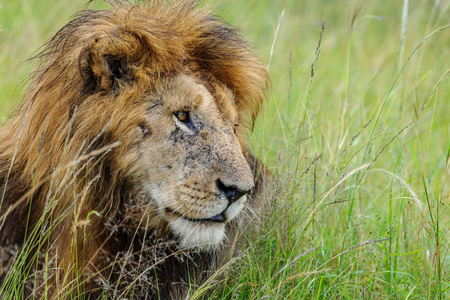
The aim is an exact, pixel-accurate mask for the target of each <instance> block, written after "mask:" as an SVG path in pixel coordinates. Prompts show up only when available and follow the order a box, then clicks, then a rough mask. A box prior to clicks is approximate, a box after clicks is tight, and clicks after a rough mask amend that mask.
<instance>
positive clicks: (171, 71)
mask: <svg viewBox="0 0 450 300" xmlns="http://www.w3.org/2000/svg"><path fill="white" fill-rule="evenodd" d="M110 2H111V5H112V9H110V10H101V11H84V12H81V13H80V14H78V15H77V16H76V18H75V19H74V20H72V21H71V22H70V23H69V24H68V25H66V26H65V27H63V28H62V29H61V30H60V31H59V32H58V33H57V34H56V35H55V36H54V37H53V38H52V39H51V40H50V41H49V42H48V43H47V45H46V48H45V50H44V51H43V52H42V53H41V54H40V55H39V56H38V58H39V59H40V64H39V67H38V69H37V70H36V71H35V73H34V74H33V76H32V79H31V84H30V87H29V89H28V91H27V92H26V94H25V96H24V99H23V101H22V103H21V106H20V108H19V109H18V111H17V112H16V114H15V115H14V116H13V118H12V119H11V120H10V122H9V123H8V124H7V125H6V126H5V127H4V128H3V129H2V130H1V131H0V192H1V193H2V194H3V196H2V206H1V212H2V216H1V217H2V220H5V218H10V221H6V222H4V225H3V227H2V228H1V229H0V230H1V234H0V236H1V237H0V240H1V243H3V244H5V243H20V241H21V239H22V238H23V236H24V231H25V227H26V226H25V224H24V222H22V221H17V220H22V218H26V215H27V213H28V208H29V207H31V210H30V221H29V224H28V225H27V226H28V227H27V228H28V230H32V229H33V227H36V226H41V227H40V228H41V230H43V229H42V228H45V229H46V230H50V229H51V230H53V232H51V233H49V235H47V236H48V237H49V239H50V240H51V241H52V243H53V242H54V243H53V244H52V245H56V247H58V253H59V255H60V256H61V257H63V259H64V257H67V259H69V258H68V257H72V256H73V255H71V254H70V253H71V252H73V245H71V243H68V242H67V241H68V238H69V237H73V236H76V240H77V241H78V243H79V244H80V245H81V244H82V245H83V246H80V247H78V248H77V249H83V251H84V253H85V255H87V256H88V257H93V256H95V255H96V253H97V252H98V249H99V248H101V247H107V245H108V243H106V242H105V239H108V238H109V237H110V235H109V233H105V226H104V224H105V223H107V222H109V221H110V220H111V219H114V218H115V217H117V216H121V217H123V218H124V219H127V220H131V221H130V222H129V223H130V224H131V227H132V229H133V228H134V229H137V228H145V229H146V230H148V231H152V232H153V233H155V232H156V233H157V234H160V235H173V236H175V237H177V238H178V240H179V242H180V245H181V247H194V246H195V247H196V248H197V249H201V250H210V249H216V248H217V246H219V245H220V244H221V243H222V242H223V240H224V239H225V236H226V227H227V223H230V222H232V221H233V220H235V219H236V218H237V217H238V216H239V215H240V214H241V212H242V210H243V207H244V206H245V205H246V202H247V197H246V194H247V193H248V192H249V191H251V190H252V188H253V186H254V177H253V170H251V168H250V166H249V164H248V162H247V160H246V157H247V155H248V146H247V144H246V139H247V135H248V131H249V128H251V126H252V123H253V121H254V119H255V117H256V116H257V114H258V112H259V110H260V108H261V105H262V102H263V96H264V90H265V88H266V87H267V84H268V75H267V71H266V69H265V68H264V66H263V65H262V64H261V62H260V61H259V59H258V58H257V57H256V56H255V54H254V53H253V52H252V51H250V50H249V49H248V48H247V45H246V43H245V41H244V40H243V39H241V38H240V37H239V35H238V34H237V33H236V31H235V29H233V28H231V27H230V26H229V25H227V24H226V23H225V22H223V21H221V20H219V19H218V18H217V17H215V16H214V15H212V14H210V13H209V12H208V10H207V9H205V8H202V9H194V6H195V5H194V3H193V1H188V2H186V1H174V2H171V3H167V2H165V1H153V2H149V3H147V2H145V3H143V4H141V5H131V4H128V3H122V2H120V1H110ZM30 202H31V206H30ZM49 202H51V203H52V204H49ZM93 211H95V212H96V214H92V212H93ZM64 213H65V214H66V215H64V217H63V218H60V217H59V216H61V215H62V214H64ZM42 216H45V217H44V219H45V221H42ZM48 216H52V217H50V218H49V217H48ZM56 216H58V217H56ZM49 219H51V220H57V222H56V221H55V222H56V223H55V224H56V225H55V226H47V225H45V224H46V223H45V222H47V221H48V220H49ZM40 220H41V221H40ZM0 221H1V220H0ZM0 223H1V222H0ZM80 224H82V225H80ZM18 225H20V226H21V227H20V228H21V229H20V230H18V228H19V227H18ZM78 231H80V232H82V234H81V233H78V234H77V232H78ZM111 244H114V243H111ZM77 251H78V250H77ZM86 253H87V254H86ZM90 259H91V258H90Z"/></svg>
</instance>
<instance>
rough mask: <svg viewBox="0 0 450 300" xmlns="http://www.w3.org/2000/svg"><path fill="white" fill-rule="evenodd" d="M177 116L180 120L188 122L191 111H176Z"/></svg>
mask: <svg viewBox="0 0 450 300" xmlns="http://www.w3.org/2000/svg"><path fill="white" fill-rule="evenodd" d="M175 116H176V117H177V119H178V120H180V122H183V123H185V122H187V121H189V113H188V112H187V111H178V112H176V113H175Z"/></svg>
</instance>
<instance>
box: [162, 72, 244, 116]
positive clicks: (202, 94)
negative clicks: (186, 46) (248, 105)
mask: <svg viewBox="0 0 450 300" xmlns="http://www.w3.org/2000/svg"><path fill="white" fill-rule="evenodd" d="M163 80H165V81H166V82H165V84H161V85H160V86H161V87H163V88H162V89H160V90H159V91H157V93H159V95H157V96H158V97H157V99H158V100H157V101H158V102H159V103H161V104H162V106H163V107H162V109H163V110H164V111H165V112H166V113H173V112H177V111H198V112H201V113H204V114H205V116H206V117H208V118H209V119H211V121H219V120H224V121H227V123H232V124H233V125H234V124H235V123H237V122H238V119H237V117H238V110H237V106H236V104H235V99H234V95H233V93H232V92H231V90H230V89H229V88H227V87H226V86H225V85H224V84H222V83H220V82H217V81H214V82H208V81H205V80H201V79H199V78H197V77H196V76H194V75H184V74H182V75H178V76H173V77H171V78H167V79H163Z"/></svg>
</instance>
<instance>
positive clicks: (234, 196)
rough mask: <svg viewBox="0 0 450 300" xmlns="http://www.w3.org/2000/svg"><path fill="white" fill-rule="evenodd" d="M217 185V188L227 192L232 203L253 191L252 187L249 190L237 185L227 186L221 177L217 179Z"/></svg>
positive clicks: (226, 194)
mask: <svg viewBox="0 0 450 300" xmlns="http://www.w3.org/2000/svg"><path fill="white" fill-rule="evenodd" d="M216 185H217V189H218V190H219V191H220V192H222V193H224V194H225V196H226V197H227V199H228V201H230V204H231V203H233V202H235V201H236V200H238V199H239V198H241V197H242V196H244V195H245V194H247V193H248V192H250V191H251V188H250V189H248V190H242V189H239V188H237V187H236V186H235V185H230V186H226V185H225V184H224V183H223V182H222V181H221V180H220V179H217V180H216Z"/></svg>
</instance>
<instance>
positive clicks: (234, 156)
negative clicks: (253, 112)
mask: <svg viewBox="0 0 450 300" xmlns="http://www.w3.org/2000/svg"><path fill="white" fill-rule="evenodd" d="M157 86H158V88H157V89H156V90H155V91H154V92H153V93H151V94H149V95H146V96H145V97H144V99H143V101H144V102H145V105H146V106H147V107H146V109H145V110H143V111H145V113H144V114H145V116H144V118H145V121H144V122H142V123H141V124H138V126H137V127H136V128H135V129H134V132H133V133H134V135H135V142H134V143H133V144H132V146H131V149H130V153H128V154H127V156H132V159H126V160H125V161H127V163H128V164H129V165H128V166H127V168H128V169H129V170H130V175H129V176H131V177H132V179H131V181H132V182H133V185H134V189H135V190H136V191H137V194H138V195H139V196H138V198H139V205H140V207H141V209H142V208H143V207H145V209H144V210H145V211H144V212H142V213H141V215H142V216H151V222H152V223H153V224H154V225H156V224H155V222H156V221H157V220H158V221H159V222H162V223H165V224H168V225H169V227H170V229H171V230H172V231H173V233H174V234H175V235H176V236H177V237H178V238H179V239H180V244H181V246H182V247H191V246H196V247H198V248H200V249H210V248H214V247H216V246H218V245H220V243H221V242H222V241H223V240H224V238H225V226H226V223H228V222H230V221H232V220H234V219H235V218H236V217H237V216H238V215H239V213H240V212H241V211H242V209H243V207H244V204H245V202H246V195H245V194H246V193H247V192H249V191H250V190H251V189H252V188H253V185H254V183H253V177H252V172H251V170H250V167H249V165H248V163H247V162H246V160H245V158H244V155H243V153H242V149H241V145H240V143H239V141H238V138H237V136H236V126H238V124H239V120H238V113H237V107H236V105H235V103H234V99H233V94H232V93H231V91H229V90H228V89H227V88H226V87H220V86H219V85H216V86H215V87H213V86H212V85H209V86H207V85H205V84H204V83H202V82H199V81H198V80H197V79H196V78H195V77H193V76H189V75H177V76H175V77H170V78H166V79H161V81H160V84H158V85H157ZM212 90H213V91H214V92H215V96H213V94H212ZM218 99H219V100H218ZM130 161H131V163H130ZM140 222H141V223H142V221H140Z"/></svg>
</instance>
